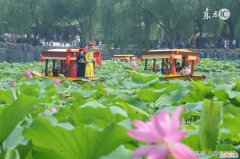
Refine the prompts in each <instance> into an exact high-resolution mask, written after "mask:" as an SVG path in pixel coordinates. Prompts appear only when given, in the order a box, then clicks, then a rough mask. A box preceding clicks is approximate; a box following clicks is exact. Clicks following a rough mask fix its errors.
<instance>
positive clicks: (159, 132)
mask: <svg viewBox="0 0 240 159" xmlns="http://www.w3.org/2000/svg"><path fill="white" fill-rule="evenodd" d="M181 111H182V107H178V108H177V109H176V110H175V111H174V113H173V115H172V117H171V118H170V116H169V114H168V113H167V112H166V111H165V110H161V111H160V113H159V114H158V115H153V116H152V117H151V119H150V121H147V122H142V121H139V120H136V121H134V125H135V126H136V127H137V129H132V130H128V135H129V136H131V137H133V138H135V139H137V140H140V141H143V142H147V143H149V145H146V146H141V147H140V148H138V149H137V150H136V151H135V152H133V157H141V156H147V158H148V159H165V158H167V157H168V156H172V157H174V158H175V159H198V156H197V155H196V153H194V151H193V150H192V149H191V148H189V147H187V146H186V145H184V144H182V143H181V142H180V141H181V139H182V138H183V137H184V136H185V135H186V132H184V131H180V130H179V128H180V114H181Z"/></svg>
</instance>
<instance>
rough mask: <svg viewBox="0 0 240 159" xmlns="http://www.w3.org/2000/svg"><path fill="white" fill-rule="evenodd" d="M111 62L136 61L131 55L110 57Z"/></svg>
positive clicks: (135, 57)
mask: <svg viewBox="0 0 240 159" xmlns="http://www.w3.org/2000/svg"><path fill="white" fill-rule="evenodd" d="M111 60H112V61H123V62H128V61H132V60H137V56H135V55H133V54H116V55H113V56H112V57H111Z"/></svg>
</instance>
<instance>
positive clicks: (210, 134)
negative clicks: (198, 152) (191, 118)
mask: <svg viewBox="0 0 240 159" xmlns="http://www.w3.org/2000/svg"><path fill="white" fill-rule="evenodd" d="M222 110H223V102H215V101H210V100H204V101H203V109H202V114H201V125H200V146H201V149H202V150H204V151H206V152H208V151H215V150H216V146H217V142H218V138H219V127H220V124H221V122H222V121H221V120H222V114H223V112H222Z"/></svg>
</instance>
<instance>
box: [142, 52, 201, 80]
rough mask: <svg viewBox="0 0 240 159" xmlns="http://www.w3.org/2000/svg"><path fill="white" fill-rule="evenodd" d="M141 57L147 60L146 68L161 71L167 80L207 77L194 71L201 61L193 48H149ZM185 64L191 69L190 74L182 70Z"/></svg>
mask: <svg viewBox="0 0 240 159" xmlns="http://www.w3.org/2000/svg"><path fill="white" fill-rule="evenodd" d="M141 58H142V59H144V61H145V64H144V70H152V71H153V72H161V73H162V74H163V76H164V77H165V79H167V80H174V79H180V80H202V79H205V78H206V77H205V75H201V74H198V73H195V72H194V66H195V64H197V63H199V62H200V58H199V54H198V53H197V52H193V51H191V50H187V49H163V50H148V51H144V52H143V54H142V57H141ZM150 62H151V63H150ZM149 66H150V67H151V68H150V67H149ZM185 66H187V67H188V68H189V70H190V72H189V73H188V74H183V73H182V72H181V69H182V68H183V67H185Z"/></svg>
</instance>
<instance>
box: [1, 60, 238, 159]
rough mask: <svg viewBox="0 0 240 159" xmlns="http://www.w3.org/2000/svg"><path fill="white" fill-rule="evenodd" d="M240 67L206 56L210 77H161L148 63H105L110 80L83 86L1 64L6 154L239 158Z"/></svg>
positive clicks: (83, 158)
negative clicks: (145, 66) (147, 68)
mask: <svg viewBox="0 0 240 159" xmlns="http://www.w3.org/2000/svg"><path fill="white" fill-rule="evenodd" d="M239 67H240V62H239V61H218V60H211V59H204V60H202V61H201V62H200V64H199V65H197V66H196V69H197V71H198V72H201V73H204V74H206V75H207V80H204V81H180V80H173V81H159V77H161V76H162V75H161V74H155V73H151V72H140V70H142V69H143V64H141V62H139V63H138V66H137V68H131V67H130V64H129V63H128V64H126V63H121V62H112V61H104V62H103V67H102V68H97V76H98V77H104V78H105V79H106V81H105V82H103V83H101V82H89V83H88V82H87V83H85V84H82V85H80V84H78V83H74V82H72V81H65V80H64V77H62V79H60V80H61V83H60V84H58V83H56V82H55V81H54V80H50V79H45V78H37V77H25V76H24V72H25V71H26V70H29V69H30V70H40V71H41V70H42V63H36V62H35V63H24V64H21V63H6V62H3V63H0V159H131V158H138V159H141V158H148V159H161V158H168V159H170V158H177V159H183V158H184V159H187V158H189V159H190V158H191V159H192V158H221V157H222V158H223V157H225V158H227V157H229V156H230V155H232V158H233V157H235V158H237V156H239V152H240V125H239V119H240V78H239V74H240V70H239ZM127 70H128V71H127ZM227 155H228V156H227ZM230 157H231V156H230Z"/></svg>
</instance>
